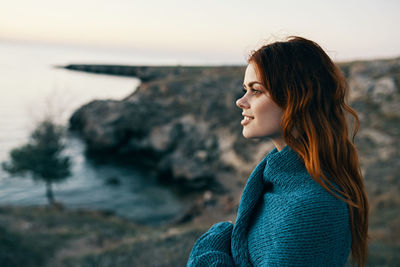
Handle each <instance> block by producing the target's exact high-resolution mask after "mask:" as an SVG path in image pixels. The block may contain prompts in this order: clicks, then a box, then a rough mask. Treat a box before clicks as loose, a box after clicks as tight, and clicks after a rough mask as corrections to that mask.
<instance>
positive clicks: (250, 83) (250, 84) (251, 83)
mask: <svg viewBox="0 0 400 267" xmlns="http://www.w3.org/2000/svg"><path fill="white" fill-rule="evenodd" d="M256 83H258V84H259V85H261V86H262V84H261V83H260V82H257V81H253V82H249V83H248V84H247V86H248V87H250V86H252V85H253V84H256ZM243 87H244V88H246V85H245V84H243Z"/></svg>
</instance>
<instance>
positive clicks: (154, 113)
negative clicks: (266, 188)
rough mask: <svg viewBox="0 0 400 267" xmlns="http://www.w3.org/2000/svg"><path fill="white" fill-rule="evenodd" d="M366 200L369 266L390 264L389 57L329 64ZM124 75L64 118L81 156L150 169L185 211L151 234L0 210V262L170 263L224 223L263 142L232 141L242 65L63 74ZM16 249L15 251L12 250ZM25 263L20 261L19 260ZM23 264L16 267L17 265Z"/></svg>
mask: <svg viewBox="0 0 400 267" xmlns="http://www.w3.org/2000/svg"><path fill="white" fill-rule="evenodd" d="M339 66H340V67H341V69H342V70H343V72H344V74H345V76H346V78H347V80H348V83H349V86H350V95H349V103H350V105H351V106H352V107H353V108H354V109H355V110H356V111H357V112H358V115H359V118H360V123H361V125H360V130H359V132H358V134H357V136H356V146H357V148H358V151H359V156H360V162H361V169H362V172H363V174H364V178H365V181H366V187H367V193H368V196H369V199H370V205H371V216H370V234H371V237H372V239H371V245H370V258H369V265H371V266H376V265H379V266H396V265H398V264H400V258H399V256H398V255H400V214H399V213H398V212H396V210H399V207H400V195H399V194H398V192H400V179H398V173H400V165H399V163H400V142H399V141H400V140H399V137H400V58H395V59H390V60H373V61H355V62H346V63H340V64H339ZM65 68H67V69H70V70H77V71H88V72H94V73H103V74H112V75H124V76H135V77H138V78H139V79H141V81H142V83H141V85H140V86H139V87H138V88H137V89H136V90H135V92H134V93H132V94H130V95H128V96H127V97H125V98H124V99H122V100H120V101H116V100H101V101H100V100H94V101H92V102H90V103H88V104H86V105H84V106H82V107H81V108H79V109H78V110H77V111H76V112H75V113H74V114H73V115H72V116H71V118H70V130H71V132H72V133H74V134H77V135H79V136H80V137H81V138H82V139H83V140H85V142H86V144H87V156H88V157H93V158H96V157H100V158H102V160H106V161H115V162H118V163H123V164H128V165H132V166H135V167H142V168H146V169H148V170H149V169H150V170H152V172H153V174H154V175H155V176H156V177H158V179H159V181H160V183H161V184H164V185H165V186H171V189H172V190H177V191H176V192H177V194H180V195H181V197H182V201H186V202H190V203H191V205H189V206H190V208H189V209H188V210H187V211H186V212H185V214H182V216H181V217H179V218H177V220H175V221H174V222H173V223H171V224H169V225H164V226H161V227H150V226H145V225H139V224H135V223H133V222H130V221H126V220H124V219H122V218H118V217H116V216H114V215H112V214H103V213H101V212H98V211H67V210H57V209H49V208H46V207H0V235H1V236H2V237H5V238H3V239H2V241H1V242H0V249H1V250H2V251H5V252H6V253H5V254H4V253H3V254H2V255H3V256H2V257H3V258H0V262H1V263H4V262H5V261H6V260H8V261H9V262H12V261H14V262H16V263H17V264H16V265H15V264H14V265H9V266H18V264H19V265H23V266H93V265H95V266H132V265H144V266H182V265H184V264H185V262H186V260H187V257H188V253H189V252H190V249H191V247H192V245H193V243H194V242H195V240H196V239H197V238H198V237H199V236H200V235H201V234H202V233H203V232H205V231H206V230H207V229H208V228H209V227H210V226H211V225H212V224H214V223H216V222H218V221H235V218H236V212H237V207H238V205H239V203H240V197H241V192H242V190H243V189H244V185H245V183H246V181H247V178H248V175H249V174H250V172H251V170H252V169H253V168H254V167H255V165H256V164H257V163H258V161H259V160H260V159H261V158H262V157H264V156H265V155H266V154H267V153H268V152H269V151H270V150H272V149H273V144H272V143H270V142H261V141H259V140H246V139H245V138H243V137H242V135H241V129H242V127H241V125H240V119H241V110H240V109H238V108H237V107H236V106H235V100H236V99H237V98H239V97H240V96H241V94H242V89H241V88H242V85H241V84H242V79H243V75H244V68H245V67H244V66H220V67H215V66H214V67H208V66H196V67H186V66H168V67H165V66H160V67H157V66H108V65H69V66H65ZM16 248H18V249H16ZM26 259H27V260H26ZM25 260H26V261H25Z"/></svg>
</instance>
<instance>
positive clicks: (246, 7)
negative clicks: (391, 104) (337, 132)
mask: <svg viewBox="0 0 400 267" xmlns="http://www.w3.org/2000/svg"><path fill="white" fill-rule="evenodd" d="M1 3H2V4H1V9H0V42H1V41H18V42H41V43H50V44H63V45H78V46H79V45H80V46H87V47H108V48H110V47H111V48H112V49H123V50H125V51H126V50H132V51H136V52H139V53H144V54H146V53H147V54H152V53H155V54H157V55H160V57H162V56H164V55H169V57H172V58H176V61H177V62H178V61H179V62H185V59H188V58H189V59H190V58H191V59H195V58H202V57H205V58H207V59H208V60H209V62H220V63H238V64H241V63H245V58H246V55H247V54H248V52H249V51H250V50H251V49H255V48H257V47H259V46H261V45H262V44H264V43H265V42H266V41H274V40H279V39H280V38H282V37H285V36H288V35H300V36H303V37H306V38H309V39H312V40H314V41H316V42H317V43H319V44H320V45H321V46H322V48H324V49H325V51H327V52H328V54H329V55H330V56H331V58H332V59H333V60H335V61H347V60H354V59H374V58H391V57H398V56H400V33H399V30H398V26H399V25H400V15H399V14H400V1H397V0H381V1H378V0H376V1H372V0H363V1H361V0H347V1H344V0H335V1H333V0H332V1H322V0H321V1H312V0H305V1H304V0H303V1H294V0H293V1H288V0H283V1H278V0H275V1H269V0H265V1H261V0H249V1H239V0H229V1H218V0H202V1H194V0H186V1H183V0H146V1H135V0H113V1H109V0H68V1H66V0H64V1H61V0H56V1H54V0H36V1H33V0H2V2H1Z"/></svg>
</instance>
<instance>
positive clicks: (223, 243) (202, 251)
mask: <svg viewBox="0 0 400 267" xmlns="http://www.w3.org/2000/svg"><path fill="white" fill-rule="evenodd" d="M232 229H233V225H232V223H230V222H219V223H216V224H214V225H213V226H212V227H211V228H210V229H209V230H208V231H207V232H206V233H204V234H203V235H202V236H200V237H199V238H198V239H197V241H196V242H195V244H194V246H193V248H192V251H191V252H190V255H189V259H188V262H187V265H186V266H187V267H192V266H204V267H205V266H225V267H232V266H235V264H234V262H233V259H232V254H231V251H230V247H231V234H232Z"/></svg>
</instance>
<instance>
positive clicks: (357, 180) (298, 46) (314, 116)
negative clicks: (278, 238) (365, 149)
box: [248, 36, 369, 266]
mask: <svg viewBox="0 0 400 267" xmlns="http://www.w3.org/2000/svg"><path fill="white" fill-rule="evenodd" d="M248 63H253V64H255V66H256V69H257V72H258V75H259V77H260V79H261V81H262V82H263V84H264V86H265V88H266V89H267V90H268V91H269V93H270V95H271V97H272V99H273V100H274V101H275V103H277V104H278V105H279V106H280V107H281V108H282V109H283V110H284V115H283V118H282V128H283V129H282V132H283V138H284V140H285V142H286V143H287V144H288V145H289V146H290V147H291V148H293V149H294V150H295V151H296V152H297V153H298V154H299V155H300V156H301V157H302V158H303V160H304V164H305V167H306V169H307V171H308V172H309V173H310V175H311V176H312V177H313V179H314V180H315V181H316V182H318V183H319V184H320V185H321V186H322V187H323V188H325V189H326V190H327V191H328V192H329V193H331V194H333V195H334V196H336V197H337V198H339V199H342V200H343V201H345V202H346V203H347V204H348V207H349V217H350V223H351V231H352V244H351V257H352V260H353V262H355V263H357V264H358V266H365V264H366V261H367V256H368V238H369V236H368V212H369V204H368V197H367V194H366V191H365V186H364V180H363V177H362V173H361V169H360V164H359V160H358V154H357V150H356V147H355V145H354V138H355V136H356V134H357V132H358V129H359V127H360V123H359V119H358V116H357V113H356V112H355V110H353V109H352V108H351V107H350V106H349V105H348V104H347V103H346V102H347V97H348V91H349V88H348V84H347V82H346V79H345V77H344V75H343V73H342V72H341V70H340V69H339V67H338V66H336V65H335V64H334V63H333V62H332V60H331V59H330V58H329V56H328V55H327V54H326V53H325V52H324V51H323V49H322V48H321V47H320V46H319V45H318V44H317V43H315V42H313V41H311V40H307V39H305V38H302V37H298V36H290V37H288V39H287V41H282V42H274V43H271V44H268V45H264V46H262V47H261V48H259V49H257V50H255V51H252V53H251V54H250V56H249V59H248ZM346 112H347V113H346ZM347 114H350V115H351V116H353V118H354V125H355V128H354V132H353V136H352V139H350V137H349V130H348V119H347V117H346V115H347ZM294 132H297V133H298V134H297V136H296V137H295V136H294V135H293V133H294ZM331 181H332V182H334V183H336V184H337V185H338V186H339V187H340V190H339V189H337V188H336V187H334V186H333V185H332V183H331ZM333 191H336V193H335V192H333Z"/></svg>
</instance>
